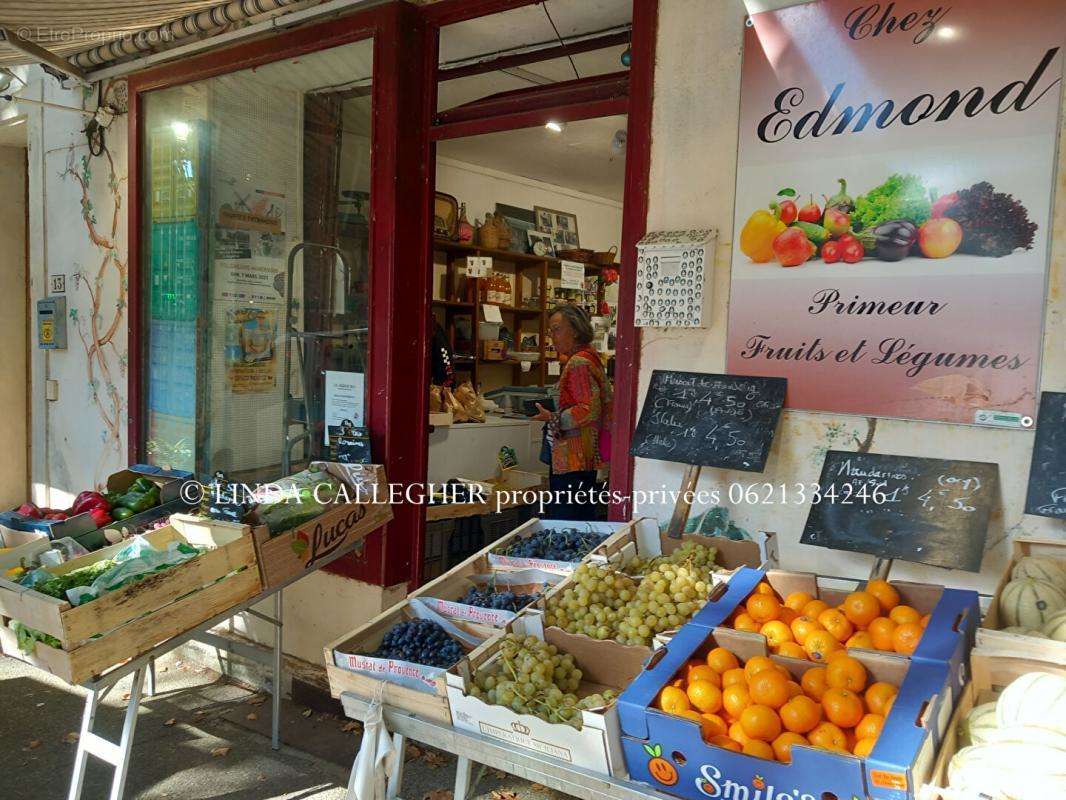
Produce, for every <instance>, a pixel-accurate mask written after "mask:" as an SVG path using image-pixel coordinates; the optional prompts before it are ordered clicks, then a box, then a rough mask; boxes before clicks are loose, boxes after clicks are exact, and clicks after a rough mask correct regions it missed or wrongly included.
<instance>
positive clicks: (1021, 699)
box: [996, 672, 1066, 728]
mask: <svg viewBox="0 0 1066 800" xmlns="http://www.w3.org/2000/svg"><path fill="white" fill-rule="evenodd" d="M996 724H997V725H998V726H999V727H1000V728H1007V727H1010V726H1013V725H1044V726H1047V727H1049V728H1066V678H1061V677H1059V676H1058V675H1052V674H1051V673H1050V672H1029V673H1026V674H1025V675H1022V676H1021V677H1020V678H1017V679H1015V680H1014V681H1013V682H1012V683H1011V685H1010V686H1008V687H1007V688H1006V689H1004V690H1003V694H1001V695H1000V696H999V700H998V701H997V702H996Z"/></svg>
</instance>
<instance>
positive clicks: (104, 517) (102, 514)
mask: <svg viewBox="0 0 1066 800" xmlns="http://www.w3.org/2000/svg"><path fill="white" fill-rule="evenodd" d="M89 516H91V517H92V518H93V522H95V523H96V527H97V528H103V527H104V526H105V525H110V524H111V523H112V522H114V520H113V519H112V518H111V515H110V514H108V513H107V511H106V510H105V509H103V508H90V509H89Z"/></svg>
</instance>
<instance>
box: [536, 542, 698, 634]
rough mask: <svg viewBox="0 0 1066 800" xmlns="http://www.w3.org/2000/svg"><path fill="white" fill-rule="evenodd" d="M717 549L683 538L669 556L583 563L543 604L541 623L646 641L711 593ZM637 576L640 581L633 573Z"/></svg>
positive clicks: (678, 621) (671, 626)
mask: <svg viewBox="0 0 1066 800" xmlns="http://www.w3.org/2000/svg"><path fill="white" fill-rule="evenodd" d="M716 555H717V551H716V549H715V548H713V547H707V546H705V545H702V544H700V543H699V542H695V541H691V540H690V541H686V542H684V543H683V544H682V545H681V546H680V547H679V548H678V549H677V550H675V551H674V552H673V553H671V554H670V555H669V556H658V557H656V558H653V559H642V558H640V557H634V558H632V559H630V560H629V561H628V562H626V563H625V564H624V565H622V568H621V569H616V568H614V567H612V566H610V565H606V564H592V563H586V564H582V565H581V566H580V567H579V568H578V569H577V570H576V571H575V572H574V575H573V579H572V580H571V581H570V582H569V583H568V584H567V585H566V587H565V588H564V589H563V590H562V591H560V592H556V593H555V594H553V595H552V596H551V597H550V598H549V599H548V601H547V603H546V605H545V614H544V623H545V624H546V625H549V626H551V625H555V626H557V627H559V628H562V629H563V630H565V631H567V632H568V633H576V634H584V635H585V636H589V637H591V638H593V639H600V640H603V639H614V640H615V641H617V642H620V643H622V644H627V645H640V646H645V647H649V646H651V644H652V641H653V639H654V638H655V635H656V634H658V633H662V632H663V631H668V630H673V629H675V628H678V627H680V626H681V625H683V624H685V623H686V622H688V620H690V619H692V617H693V616H694V615H695V614H696V612H697V611H699V610H700V609H701V608H702V607H703V605H704V604H705V603H706V602H707V599H708V598H709V597H710V593H711V589H712V587H713V586H714V580H713V577H712V572H713V571H714V570H715V563H714V562H715V556H716ZM637 577H639V579H640V580H639V582H638V581H637V580H636V578H637Z"/></svg>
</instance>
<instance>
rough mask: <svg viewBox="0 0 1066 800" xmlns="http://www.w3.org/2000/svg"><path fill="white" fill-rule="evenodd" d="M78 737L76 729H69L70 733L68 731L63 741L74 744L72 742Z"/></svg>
mask: <svg viewBox="0 0 1066 800" xmlns="http://www.w3.org/2000/svg"><path fill="white" fill-rule="evenodd" d="M80 738H81V734H79V733H78V732H77V731H71V732H70V733H68V734H67V735H66V736H64V737H63V741H64V742H70V744H74V742H76V741H78V739H80Z"/></svg>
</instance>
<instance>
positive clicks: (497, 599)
mask: <svg viewBox="0 0 1066 800" xmlns="http://www.w3.org/2000/svg"><path fill="white" fill-rule="evenodd" d="M538 597H540V595H539V594H517V593H515V592H512V591H510V590H507V591H503V592H497V591H492V590H491V589H478V588H477V587H476V586H471V587H470V590H469V591H468V592H467V593H466V594H465V595H463V596H462V597H461V598H459V602H460V603H462V604H464V605H468V606H477V607H478V608H491V609H496V610H499V611H514V612H516V613H517V612H518V611H521V610H522V609H523V608H525V607H526V606H528V605H529V604H530V603H532V602H533V601H534V600H536V599H537V598H538Z"/></svg>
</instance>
